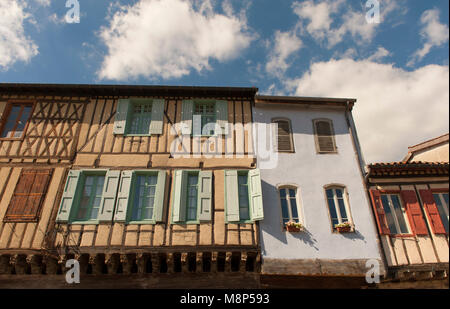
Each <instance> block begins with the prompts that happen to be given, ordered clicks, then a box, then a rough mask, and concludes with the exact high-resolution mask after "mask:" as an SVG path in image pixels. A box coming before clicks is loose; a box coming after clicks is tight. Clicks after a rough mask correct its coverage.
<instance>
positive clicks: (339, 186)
mask: <svg viewBox="0 0 450 309" xmlns="http://www.w3.org/2000/svg"><path fill="white" fill-rule="evenodd" d="M323 189H324V190H323V193H324V198H325V205H326V207H327V212H328V220H329V222H330V226H331V232H332V233H338V231H337V229H336V227H335V226H334V224H333V218H332V216H331V212H330V205H329V204H328V196H327V190H330V189H332V190H333V200H334V207H335V211H336V214H337V216H338V221H339V223H338V224H341V223H343V222H341V221H342V217H341V211H340V209H339V203H338V200H337V199H338V197H337V194H336V191H335V190H336V189H340V190H342V197H343V200H344V206H345V211H346V212H347V219H348V221H347V222H349V223H350V224H351V225H352V229H351V232H352V233H353V232H355V223H354V221H353V216H352V211H351V208H350V199H349V193H348V190H347V186H345V185H343V184H337V183H335V184H328V185H325V186H323Z"/></svg>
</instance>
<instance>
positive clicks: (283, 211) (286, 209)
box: [281, 198, 289, 219]
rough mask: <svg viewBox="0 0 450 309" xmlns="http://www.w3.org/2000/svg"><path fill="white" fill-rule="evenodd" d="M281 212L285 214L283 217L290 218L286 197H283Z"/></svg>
mask: <svg viewBox="0 0 450 309" xmlns="http://www.w3.org/2000/svg"><path fill="white" fill-rule="evenodd" d="M281 213H282V215H283V219H289V211H288V205H287V201H286V199H283V198H282V199H281Z"/></svg>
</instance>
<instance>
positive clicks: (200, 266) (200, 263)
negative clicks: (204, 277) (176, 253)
mask: <svg viewBox="0 0 450 309" xmlns="http://www.w3.org/2000/svg"><path fill="white" fill-rule="evenodd" d="M195 263H196V265H195V272H197V273H202V272H203V252H197V254H196V257H195Z"/></svg>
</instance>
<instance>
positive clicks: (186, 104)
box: [181, 100, 194, 135]
mask: <svg viewBox="0 0 450 309" xmlns="http://www.w3.org/2000/svg"><path fill="white" fill-rule="evenodd" d="M193 112H194V101H192V100H183V103H182V108H181V121H182V125H183V127H182V131H181V133H182V134H183V135H185V134H187V135H190V134H191V132H192V114H193Z"/></svg>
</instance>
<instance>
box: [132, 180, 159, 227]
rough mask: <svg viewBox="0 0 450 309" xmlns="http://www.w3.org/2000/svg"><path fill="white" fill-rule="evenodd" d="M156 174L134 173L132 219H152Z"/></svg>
mask: <svg viewBox="0 0 450 309" xmlns="http://www.w3.org/2000/svg"><path fill="white" fill-rule="evenodd" d="M157 183H158V175H157V174H153V175H136V185H135V186H134V192H133V193H134V198H133V211H132V216H131V220H132V221H145V220H152V219H153V211H154V208H155V195H156V186H157Z"/></svg>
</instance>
